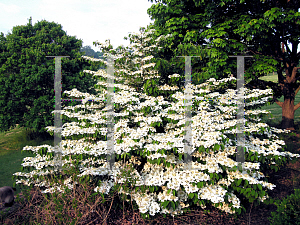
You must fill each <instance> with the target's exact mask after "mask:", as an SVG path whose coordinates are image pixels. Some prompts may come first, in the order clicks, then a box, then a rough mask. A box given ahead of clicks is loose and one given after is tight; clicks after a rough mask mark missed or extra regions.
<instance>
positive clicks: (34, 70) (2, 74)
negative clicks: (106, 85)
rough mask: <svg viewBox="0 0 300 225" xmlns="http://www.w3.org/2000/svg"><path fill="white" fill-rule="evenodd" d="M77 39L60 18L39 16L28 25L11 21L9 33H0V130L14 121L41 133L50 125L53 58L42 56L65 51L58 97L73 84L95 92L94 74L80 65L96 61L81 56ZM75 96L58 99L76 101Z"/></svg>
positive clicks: (96, 65)
mask: <svg viewBox="0 0 300 225" xmlns="http://www.w3.org/2000/svg"><path fill="white" fill-rule="evenodd" d="M81 47H82V40H78V39H76V37H74V36H68V35H67V34H66V32H65V31H63V30H62V26H61V25H60V24H56V23H54V22H48V21H45V20H42V21H39V22H37V23H36V24H35V25H34V26H33V25H32V19H31V18H30V19H29V22H28V23H27V24H26V25H21V26H15V27H13V29H12V33H8V34H7V35H6V36H4V34H3V33H1V35H0V131H1V132H3V131H7V130H9V129H10V128H14V127H15V125H16V124H19V125H20V126H23V127H26V128H31V129H32V130H34V132H37V133H45V127H46V126H54V114H53V113H52V111H53V110H55V98H54V97H55V92H54V75H55V59H54V58H46V56H69V57H68V58H62V60H61V74H62V97H63V92H64V91H65V90H68V91H70V90H72V89H73V88H77V89H78V90H79V91H81V92H89V93H92V94H96V93H97V92H96V90H95V89H94V85H95V84H96V83H97V80H96V79H94V78H93V77H92V75H90V74H86V73H83V70H84V69H90V70H96V69H98V68H99V63H98V62H94V63H93V62H89V61H87V60H85V59H83V58H82V57H81V56H82V55H83V54H82V53H80V48H81ZM80 103H81V102H75V101H73V102H62V108H63V106H66V105H76V104H80Z"/></svg>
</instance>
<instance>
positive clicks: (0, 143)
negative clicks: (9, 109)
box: [0, 127, 54, 193]
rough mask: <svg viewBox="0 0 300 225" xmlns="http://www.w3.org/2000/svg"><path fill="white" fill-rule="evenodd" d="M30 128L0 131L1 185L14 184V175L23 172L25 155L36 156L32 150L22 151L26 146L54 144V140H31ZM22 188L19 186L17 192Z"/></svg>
mask: <svg viewBox="0 0 300 225" xmlns="http://www.w3.org/2000/svg"><path fill="white" fill-rule="evenodd" d="M29 134H30V130H28V131H26V129H25V128H23V127H22V128H20V127H16V128H15V129H12V130H10V131H8V132H4V133H0V172H1V179H0V187H2V186H13V183H14V181H13V180H12V175H13V174H14V173H15V172H21V163H22V160H23V158H25V157H34V156H35V155H34V154H32V153H31V152H29V151H28V152H21V150H22V149H23V147H25V146H27V145H28V146H39V145H43V144H48V145H51V146H54V140H53V139H52V140H42V139H41V138H37V139H36V140H30V138H29ZM19 192H20V190H19V189H18V186H17V191H16V193H19Z"/></svg>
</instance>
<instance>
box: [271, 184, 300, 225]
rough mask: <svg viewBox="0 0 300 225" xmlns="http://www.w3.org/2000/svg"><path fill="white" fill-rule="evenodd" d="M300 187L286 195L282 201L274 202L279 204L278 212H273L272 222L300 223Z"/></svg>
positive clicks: (284, 223)
mask: <svg viewBox="0 0 300 225" xmlns="http://www.w3.org/2000/svg"><path fill="white" fill-rule="evenodd" d="M299 201H300V189H295V193H294V194H292V195H290V196H288V197H286V198H285V199H283V200H282V201H278V200H277V201H276V202H275V203H274V204H275V205H276V206H277V211H276V212H271V215H272V216H271V217H269V218H268V219H269V220H270V222H271V223H270V224H272V225H276V224H278V225H279V224H280V225H288V224H300V217H299V212H300V206H299Z"/></svg>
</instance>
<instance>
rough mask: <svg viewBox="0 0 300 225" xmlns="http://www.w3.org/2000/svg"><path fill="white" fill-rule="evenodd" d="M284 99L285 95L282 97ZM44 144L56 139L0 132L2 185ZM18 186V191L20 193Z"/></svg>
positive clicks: (276, 109) (277, 116)
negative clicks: (27, 148)
mask: <svg viewBox="0 0 300 225" xmlns="http://www.w3.org/2000/svg"><path fill="white" fill-rule="evenodd" d="M276 76H277V74H276V73H275V75H274V76H273V74H270V75H268V76H265V77H262V78H260V79H264V80H272V81H275V80H277V77H276ZM280 101H283V97H282V98H281V99H280ZM298 102H300V95H299V93H298V94H297V96H296V100H295V104H296V103H298ZM264 109H265V110H270V111H271V113H272V114H273V116H274V117H273V119H272V118H271V117H270V116H265V117H263V118H262V119H263V120H262V122H266V123H268V124H270V125H272V126H273V125H275V124H279V123H280V122H281V116H282V110H281V107H280V106H278V105H277V104H276V103H274V104H272V105H270V106H263V107H262V108H261V110H264ZM295 123H299V124H300V110H297V111H296V112H295ZM43 144H48V145H51V146H54V139H49V140H42V139H35V140H30V138H29V131H26V130H25V128H19V127H17V128H15V129H13V130H10V131H8V132H5V133H0V173H1V179H0V186H12V185H13V180H12V175H13V173H15V172H21V163H22V160H23V158H25V157H34V154H32V153H30V152H23V153H21V150H22V149H23V147H25V146H27V145H28V146H39V145H43ZM19 191H20V190H18V186H17V193H19Z"/></svg>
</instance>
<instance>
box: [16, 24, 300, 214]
mask: <svg viewBox="0 0 300 225" xmlns="http://www.w3.org/2000/svg"><path fill="white" fill-rule="evenodd" d="M150 32H151V30H150V31H149V32H145V33H144V35H147V34H149V33H150ZM143 39H144V40H145V38H144V37H143ZM137 46H139V45H137ZM145 48H146V47H145V46H144V50H142V49H138V47H137V50H136V51H134V52H133V53H130V52H127V51H126V49H124V48H122V47H119V48H118V51H115V50H111V47H110V45H109V44H108V43H106V44H104V45H102V49H103V50H107V51H109V53H106V54H111V55H113V56H114V59H115V65H117V66H116V74H118V75H119V77H118V76H116V77H115V82H116V83H115V84H114V87H115V93H114V103H115V106H114V122H115V125H114V127H115V132H114V151H115V152H114V153H115V156H116V158H115V163H114V166H113V169H111V170H110V169H109V167H108V163H107V160H106V157H107V154H108V151H107V141H106V138H107V136H106V134H107V129H106V123H107V121H106V111H107V108H105V105H106V102H105V101H106V97H107V95H106V94H105V93H104V94H99V96H94V95H90V94H89V93H80V92H79V91H77V89H73V90H72V91H65V94H67V95H69V97H72V98H73V97H76V98H79V97H82V98H83V99H84V100H83V101H82V105H77V106H72V107H71V106H69V107H65V108H64V110H62V118H63V120H65V121H66V123H64V124H63V130H62V133H61V135H62V136H63V137H65V140H62V144H61V145H62V156H63V168H65V169H66V170H65V171H64V174H61V173H60V171H56V170H54V169H53V167H54V161H53V152H55V150H54V149H53V147H51V146H48V145H43V146H38V147H31V146H26V147H24V148H23V150H30V151H33V152H35V153H36V154H37V155H36V157H27V158H24V160H23V163H22V166H23V167H24V168H25V167H27V168H35V170H32V171H31V172H28V173H25V172H18V173H15V174H14V175H15V176H16V177H17V178H18V179H17V180H16V183H21V184H23V185H28V186H29V185H32V184H34V185H38V186H40V187H42V188H44V190H43V193H49V194H50V193H53V192H64V189H65V188H69V189H72V188H73V185H74V184H76V182H75V180H76V179H77V178H78V177H79V182H80V180H87V179H88V180H90V182H91V183H93V184H97V187H96V188H95V189H94V191H95V194H101V195H102V196H103V198H104V197H105V196H108V195H111V194H112V193H113V192H115V191H118V193H119V194H120V195H122V198H123V199H124V200H126V201H130V200H132V201H134V203H135V204H136V205H137V206H138V208H139V211H140V212H141V214H142V216H143V217H144V218H145V217H149V215H151V216H155V215H156V214H158V213H161V214H164V215H165V214H170V215H172V216H174V215H178V214H182V213H185V212H187V210H188V209H189V208H190V207H191V206H193V205H197V206H201V207H202V208H205V207H206V205H208V204H211V205H212V206H215V207H217V208H219V209H221V210H222V211H225V212H228V213H238V214H240V213H241V212H242V209H243V210H244V211H245V208H244V206H243V205H242V204H241V199H246V200H247V201H249V202H256V203H259V202H262V201H265V200H266V199H267V198H268V193H267V191H268V190H267V189H269V190H272V189H273V188H274V187H275V185H273V184H271V183H268V182H267V179H266V177H265V176H264V173H263V172H264V171H266V170H271V169H275V170H277V169H278V168H279V167H280V166H281V165H283V164H284V163H286V162H288V161H289V160H291V159H292V158H295V157H299V155H298V154H291V153H289V152H284V146H285V143H284V141H282V140H279V138H278V136H276V135H275V134H274V133H281V132H286V133H288V132H289V131H284V130H280V129H276V128H273V127H269V126H268V125H267V124H265V123H259V121H260V120H261V119H260V118H261V117H262V115H263V114H268V113H270V112H268V111H266V110H263V111H261V110H256V111H254V110H253V109H254V108H255V105H264V104H266V103H267V102H268V100H269V99H270V98H271V96H272V90H271V89H268V90H257V89H255V90H248V89H246V88H245V89H244V93H245V94H244V99H245V106H244V107H245V121H246V122H245V137H246V140H245V163H244V169H245V170H244V171H240V170H238V169H237V165H238V162H236V160H235V159H236V143H237V140H236V132H237V131H236V128H237V125H236V124H237V122H238V121H237V119H236V113H237V112H236V111H237V107H236V100H237V99H238V96H237V90H234V89H227V90H226V93H224V94H220V93H219V92H218V90H222V89H223V90H224V87H226V86H230V85H234V84H235V82H236V79H235V78H234V77H231V78H225V79H222V80H215V79H213V78H212V79H209V80H208V81H207V82H205V83H203V84H200V85H197V86H195V85H193V84H191V85H189V86H187V87H186V88H187V89H190V90H191V92H192V93H191V94H192V100H193V101H192V124H191V129H192V152H191V153H190V154H191V156H192V162H191V163H190V164H189V165H186V163H184V161H183V158H184V142H183V140H184V133H185V117H184V115H185V107H184V103H183V100H184V99H185V95H184V92H183V90H178V87H176V86H175V87H170V86H168V85H164V86H159V85H157V88H156V90H155V91H156V92H157V93H158V94H159V96H157V97H153V96H150V95H147V94H145V93H142V92H137V90H136V89H135V88H132V87H131V86H128V85H125V84H119V83H118V81H119V80H122V76H125V77H126V76H127V77H128V78H129V77H130V76H131V75H133V74H142V71H144V70H145V69H146V68H147V69H149V68H150V67H153V66H154V65H153V63H149V64H151V65H149V64H146V62H147V61H149V60H151V57H150V55H149V54H150V53H149V52H146V51H145ZM139 50H140V51H139ZM113 53H115V55H114V54H113ZM134 56H138V57H142V59H144V60H143V62H145V64H143V65H142V66H141V65H140V67H139V65H137V64H132V63H130V62H128V64H131V68H132V70H136V71H135V72H132V73H130V70H129V69H130V66H129V65H128V64H127V65H125V64H126V63H127V61H126V60H125V58H128V57H129V58H130V57H134ZM136 60H137V61H136V62H138V59H136ZM119 62H123V63H124V69H123V70H122V71H121V69H120V68H121V65H122V64H118V63H119ZM146 65H148V66H146ZM126 66H127V67H126ZM119 67H120V68H119ZM137 71H140V72H137ZM85 72H91V71H85ZM91 73H93V74H94V75H95V76H99V79H100V80H101V81H100V82H99V83H98V84H97V85H98V86H97V87H98V88H99V87H100V86H101V87H107V86H108V84H107V83H106V81H105V79H106V78H107V77H108V75H107V74H106V71H105V70H99V71H97V72H91ZM121 73H123V74H121ZM145 73H146V72H145ZM145 73H144V74H145ZM154 73H155V72H153V74H154ZM147 74H150V73H147ZM150 75H152V74H150ZM150 75H149V76H150ZM145 77H146V76H145ZM169 78H170V79H171V83H173V84H176V82H178V81H179V79H180V76H179V75H178V74H173V75H170V76H169ZM123 81H124V80H123ZM133 81H134V79H132V81H131V82H133ZM139 82H141V83H140V84H138V85H137V88H138V86H140V85H141V84H142V83H143V82H144V81H143V80H142V77H141V76H140V79H139ZM155 82H157V80H155ZM128 83H129V84H130V85H134V84H133V83H130V82H129V80H128ZM147 84H149V82H147V81H146V83H144V85H143V88H144V89H143V91H144V92H147V91H148V90H146V89H147ZM97 87H96V88H97ZM163 96H167V97H166V98H164V97H163ZM88 99H91V100H92V99H94V100H96V101H93V102H91V101H88ZM159 127H160V128H163V130H164V133H159V132H157V128H159ZM47 128H48V129H49V132H50V133H51V134H53V129H54V127H47ZM70 167H72V168H73V169H74V168H75V169H77V170H78V174H74V173H68V168H70ZM48 168H49V169H48ZM51 168H52V169H51ZM50 174H51V176H52V177H55V181H56V182H53V180H51V182H50V178H49V175H50ZM23 177H26V178H27V179H23ZM72 182H73V183H72Z"/></svg>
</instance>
